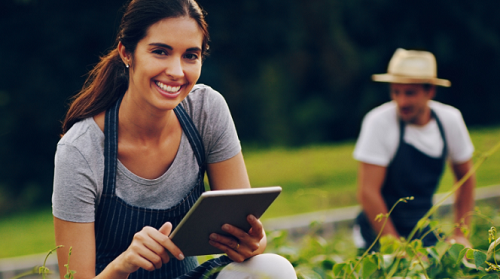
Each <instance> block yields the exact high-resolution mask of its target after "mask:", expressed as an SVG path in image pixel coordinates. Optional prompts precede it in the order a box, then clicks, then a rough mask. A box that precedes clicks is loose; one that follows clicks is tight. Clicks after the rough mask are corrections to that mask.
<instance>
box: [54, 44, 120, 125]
mask: <svg viewBox="0 0 500 279" xmlns="http://www.w3.org/2000/svg"><path fill="white" fill-rule="evenodd" d="M127 87H128V71H127V70H126V68H125V65H124V64H123V62H122V60H121V58H120V55H119V54H118V48H115V49H113V50H112V51H111V52H110V53H108V55H106V56H104V57H102V58H101V61H100V62H99V63H98V64H97V65H96V66H95V67H94V69H92V70H91V71H90V72H89V76H88V78H87V80H86V81H85V83H84V85H83V88H82V90H81V91H80V92H79V93H78V94H77V95H75V96H74V97H73V98H72V99H73V101H72V103H71V105H70V107H69V110H68V113H67V114H66V118H65V119H64V121H63V126H62V132H63V135H64V134H65V133H66V132H67V131H68V130H69V129H70V128H71V126H73V124H75V123H76V122H78V121H80V120H83V119H85V118H87V117H92V116H95V115H97V114H99V113H101V112H103V111H105V110H106V109H107V108H108V107H110V106H111V105H112V104H113V103H114V102H115V101H116V100H117V99H118V98H119V97H120V96H121V95H122V94H124V93H125V91H126V90H127Z"/></svg>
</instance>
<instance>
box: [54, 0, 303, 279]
mask: <svg viewBox="0 0 500 279" xmlns="http://www.w3.org/2000/svg"><path fill="white" fill-rule="evenodd" d="M207 50H208V31H207V24H206V22H205V19H204V13H203V12H202V10H201V8H200V7H199V6H198V5H197V4H196V2H194V1H192V0H133V1H131V2H130V4H129V5H128V6H127V9H126V11H125V14H124V16H123V18H122V22H121V25H120V30H119V33H118V36H117V40H116V48H114V49H113V50H112V51H111V52H110V53H109V54H108V55H107V56H105V57H103V58H102V59H101V62H100V63H99V64H98V65H97V66H96V67H95V68H94V69H93V70H92V71H91V72H90V75H89V78H88V80H87V82H86V84H85V86H84V87H83V89H82V91H81V92H80V93H79V94H78V95H77V96H76V97H75V99H74V101H73V103H72V104H71V107H70V109H69V111H68V114H67V116H66V119H65V121H64V124H63V133H64V135H63V137H62V138H61V140H60V141H59V143H58V146H57V153H56V158H55V171H54V192H53V197H52V203H53V215H54V226H55V238H56V244H57V245H64V247H65V248H64V249H59V250H58V261H59V262H60V263H61V264H59V266H60V273H61V274H65V270H64V269H65V267H64V264H63V263H66V262H67V261H68V249H69V247H73V250H72V251H73V254H72V256H71V262H72V265H71V269H73V270H75V271H76V272H77V273H76V275H75V277H76V278H94V277H95V278H215V277H217V278H257V277H258V278H262V276H264V277H269V278H296V276H295V271H294V269H293V267H292V266H291V264H290V263H289V262H288V261H287V260H286V259H284V258H283V257H280V256H278V255H275V254H262V253H263V251H264V249H265V247H266V237H265V231H264V228H263V226H262V223H261V222H260V220H258V219H256V218H255V217H254V216H252V215H249V216H248V218H247V221H248V223H249V224H250V227H251V229H250V230H249V231H242V230H240V229H238V228H237V227H235V226H232V225H231V224H225V225H224V226H222V229H223V230H224V231H225V232H226V233H227V234H229V235H231V237H228V236H225V235H220V234H215V233H213V234H212V235H210V240H209V239H207V240H206V241H207V242H209V243H210V244H211V245H213V246H214V247H216V248H218V249H219V250H220V252H221V254H222V253H225V254H226V255H224V256H221V257H218V258H214V259H212V260H209V261H207V262H205V263H203V264H202V265H198V263H197V261H196V258H195V257H184V255H183V253H182V251H181V250H180V249H179V248H178V247H177V246H176V245H175V243H174V242H172V241H171V240H170V238H169V237H168V236H169V234H170V232H171V231H172V229H173V228H175V227H176V226H177V225H178V224H179V222H180V220H181V219H182V218H183V217H184V216H185V215H186V213H187V212H188V211H189V209H190V208H191V207H192V206H193V204H194V202H195V201H196V200H197V198H198V197H199V196H200V195H201V193H202V192H203V191H204V189H205V187H204V180H203V178H204V175H205V171H206V172H207V175H208V178H209V184H210V188H211V190H222V189H234V188H249V187H250V181H249V179H248V175H247V171H246V167H245V163H244V160H243V155H242V153H241V146H240V143H239V139H238V135H237V133H236V129H235V126H234V123H233V121H232V118H231V114H230V112H229V109H228V107H227V104H226V102H225V100H224V99H223V97H222V95H220V94H219V93H218V92H216V91H215V90H213V89H212V88H210V87H208V86H206V85H197V84H196V82H197V81H198V78H199V77H200V73H201V66H202V60H203V57H204V56H205V55H206V51H207ZM169 255H174V256H175V257H170V256H169ZM221 270H222V271H221ZM219 271H220V273H219Z"/></svg>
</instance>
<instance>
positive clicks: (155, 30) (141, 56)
mask: <svg viewBox="0 0 500 279" xmlns="http://www.w3.org/2000/svg"><path fill="white" fill-rule="evenodd" d="M202 41H203V33H202V31H201V29H200V28H199V26H198V23H197V22H196V21H195V20H194V19H192V18H190V17H178V18H167V19H163V20H161V21H159V22H157V23H155V24H153V25H151V26H150V27H149V29H148V31H147V34H146V37H144V38H143V39H142V40H141V41H139V43H138V44H137V47H136V50H135V52H134V55H133V57H132V59H131V60H129V61H124V62H125V63H127V64H131V65H130V68H129V71H130V76H129V77H130V78H129V88H128V93H129V94H131V96H132V97H133V99H134V101H135V102H137V103H138V104H140V105H141V107H142V108H146V109H148V108H147V107H149V108H151V109H153V110H160V111H163V110H171V109H173V108H175V107H176V106H177V105H178V104H179V103H180V102H181V101H182V100H183V99H184V98H185V97H186V96H187V95H188V94H189V92H190V91H191V89H192V88H193V86H194V85H195V84H196V82H197V81H198V78H199V77H200V73H201V64H202V57H201V53H202V50H201V48H202ZM121 53H123V52H121ZM122 57H123V56H122ZM125 59H127V57H125V58H124V60H125Z"/></svg>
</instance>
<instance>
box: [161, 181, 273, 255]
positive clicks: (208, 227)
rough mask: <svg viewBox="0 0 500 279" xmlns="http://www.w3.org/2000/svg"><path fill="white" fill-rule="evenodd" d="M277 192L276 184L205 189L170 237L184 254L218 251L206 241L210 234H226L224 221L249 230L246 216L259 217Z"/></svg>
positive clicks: (214, 252)
mask: <svg viewBox="0 0 500 279" xmlns="http://www.w3.org/2000/svg"><path fill="white" fill-rule="evenodd" d="M280 193H281V187H279V186H273V187H260V188H248V189H234V190H216V191H208V192H204V193H203V194H201V196H200V198H199V199H198V200H197V201H196V203H195V204H194V205H193V207H192V208H191V209H190V210H189V212H188V213H187V214H186V216H184V218H183V219H182V221H181V222H180V223H179V225H178V226H177V227H176V228H175V230H174V231H173V232H172V234H171V235H170V239H172V242H174V243H175V245H177V247H179V249H181V251H182V253H183V254H184V256H201V255H210V254H221V253H223V252H222V251H221V250H219V249H217V248H215V247H213V246H212V245H210V244H209V243H208V241H209V235H210V234H211V233H218V234H222V235H228V234H227V233H225V232H224V231H223V230H222V229H221V227H222V225H224V224H231V225H233V226H236V227H238V228H240V229H242V230H244V231H248V230H249V229H250V227H251V226H250V224H249V223H248V221H247V216H248V215H250V214H252V215H254V216H255V217H257V218H260V217H261V216H262V214H264V212H265V211H266V210H267V208H268V207H269V206H270V205H271V203H272V202H273V201H274V200H275V199H276V198H277V197H278V195H279V194H280Z"/></svg>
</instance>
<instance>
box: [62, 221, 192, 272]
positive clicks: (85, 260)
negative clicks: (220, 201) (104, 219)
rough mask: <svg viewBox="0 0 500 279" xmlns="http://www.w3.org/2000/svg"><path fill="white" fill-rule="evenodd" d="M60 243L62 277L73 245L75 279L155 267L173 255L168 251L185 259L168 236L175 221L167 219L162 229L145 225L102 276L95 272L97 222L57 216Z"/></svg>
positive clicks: (72, 262) (72, 256) (71, 262)
mask: <svg viewBox="0 0 500 279" xmlns="http://www.w3.org/2000/svg"><path fill="white" fill-rule="evenodd" d="M54 228H55V237H56V245H64V247H62V248H60V249H58V250H57V260H58V263H59V273H60V278H61V279H64V275H65V274H66V267H64V265H65V264H66V263H68V252H69V248H70V247H72V253H71V258H70V263H69V268H70V269H71V270H74V271H76V273H75V275H74V276H75V279H82V278H85V279H86V278H113V279H120V278H123V279H125V278H127V277H128V276H129V274H130V273H132V272H135V271H136V270H138V269H139V268H143V269H146V270H150V271H152V270H155V269H158V268H160V267H161V266H162V265H163V264H165V263H167V262H168V261H169V260H170V258H169V256H168V253H167V250H169V251H170V252H171V253H172V255H178V256H177V257H176V258H177V259H179V260H183V259H184V256H183V255H182V252H181V251H180V250H179V248H177V246H175V245H174V244H173V242H172V241H171V240H170V239H169V238H168V235H169V234H170V232H171V230H172V224H171V223H169V222H167V223H165V224H164V225H163V226H162V227H161V228H160V229H159V230H156V229H154V228H152V227H145V228H143V229H142V230H141V231H140V232H138V233H136V234H135V235H134V238H133V240H132V243H131V244H130V246H129V248H128V249H127V250H126V251H125V252H123V253H122V254H120V255H119V256H118V257H117V258H116V259H115V260H113V261H112V262H111V263H110V264H109V265H108V266H107V267H106V268H105V269H104V270H103V271H102V272H101V273H100V274H99V275H98V276H96V275H95V261H96V257H95V255H96V251H95V237H94V223H75V222H68V221H64V220H61V219H59V218H56V217H54Z"/></svg>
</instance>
